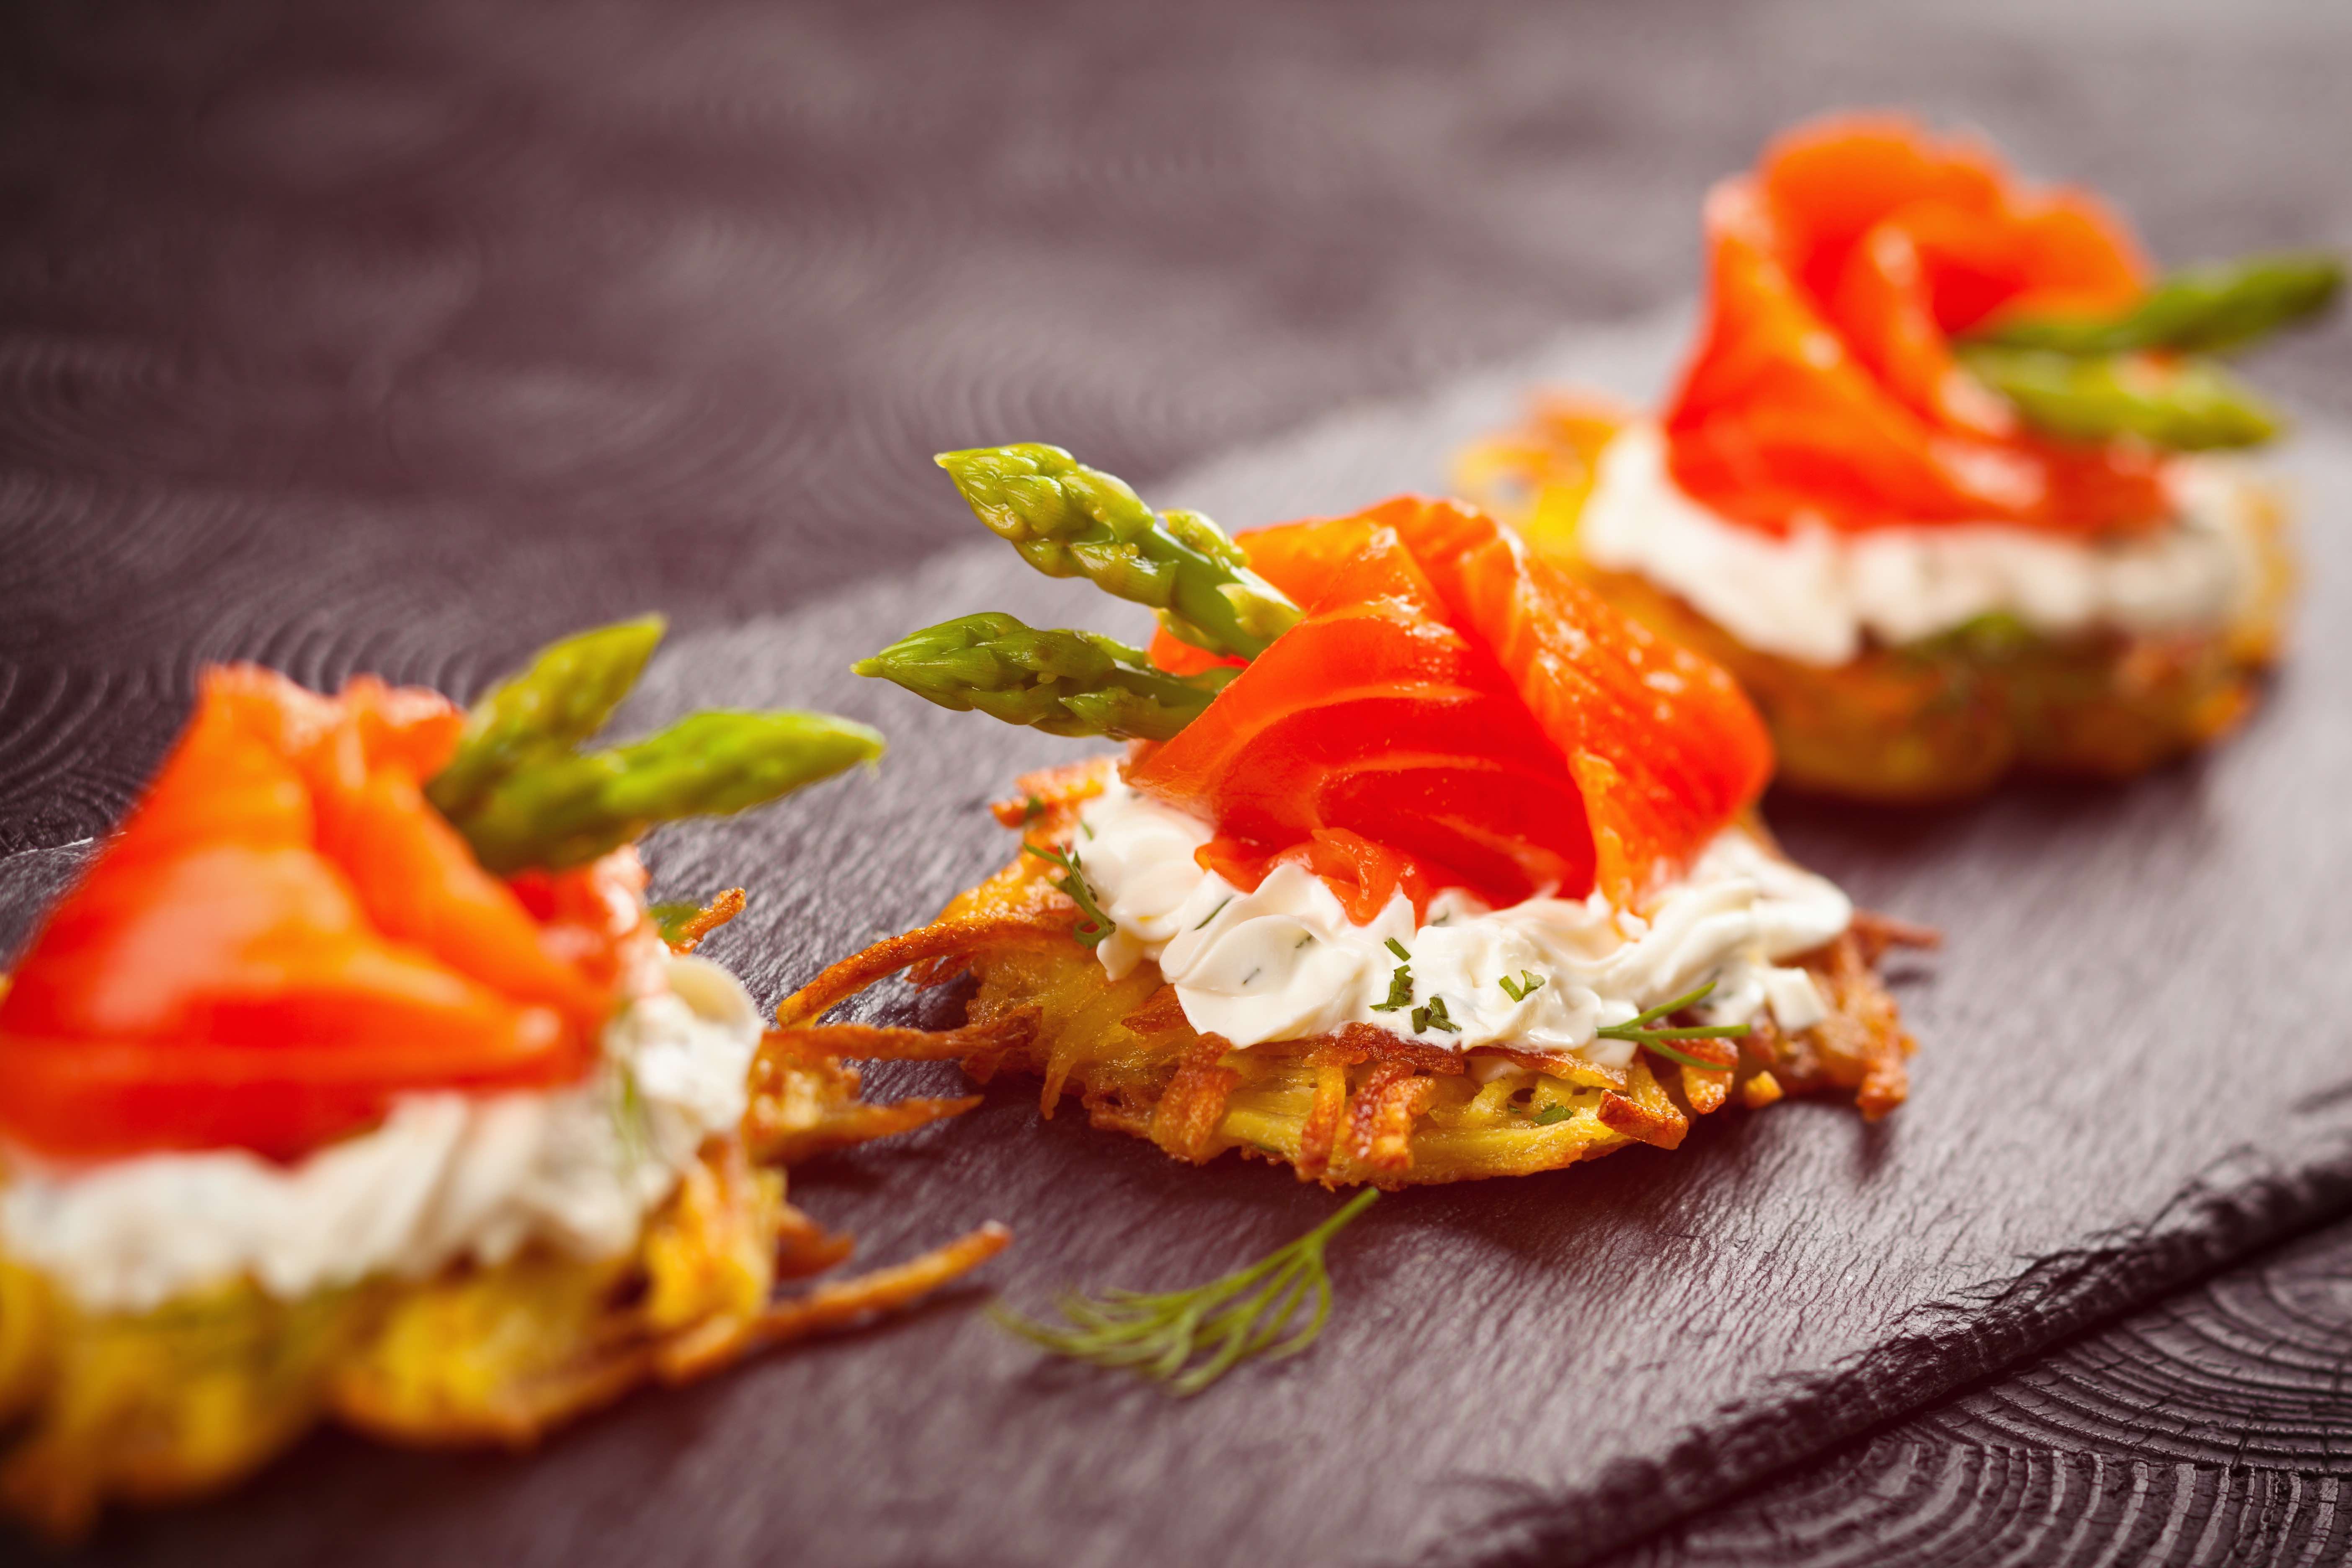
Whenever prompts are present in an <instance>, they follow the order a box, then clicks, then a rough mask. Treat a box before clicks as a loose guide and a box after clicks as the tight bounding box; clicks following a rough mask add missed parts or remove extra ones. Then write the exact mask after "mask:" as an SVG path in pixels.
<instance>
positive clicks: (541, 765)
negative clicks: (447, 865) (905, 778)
mask: <svg viewBox="0 0 2352 1568" xmlns="http://www.w3.org/2000/svg"><path fill="white" fill-rule="evenodd" d="M881 754H882V737H881V736H880V735H878V734H877V733H876V732H875V731H872V730H869V729H867V728H866V726H865V725H863V724H858V723H853V722H852V721H849V720H846V719H836V718H835V717H833V716H832V715H831V714H826V713H793V712H776V713H738V712H726V711H709V712H702V713H695V714H690V715H688V717H686V718H684V719H681V720H679V721H677V723H675V724H673V725H671V726H670V727H669V728H668V729H667V730H664V731H660V732H659V733H657V734H655V735H652V736H649V737H647V738H646V739H645V740H642V741H638V742H634V743H632V744H630V745H625V746H615V747H612V748H610V749H608V750H604V751H597V752H584V753H557V752H542V753H541V754H539V755H536V756H534V757H533V758H531V759H530V761H529V762H528V763H526V764H525V765H523V766H520V767H518V768H515V769H514V770H512V771H511V772H509V773H506V774H505V775H504V776H502V777H501V778H499V780H498V781H497V782H496V783H494V784H492V785H491V786H490V787H489V789H488V791H487V792H486V793H485V794H484V795H483V796H482V797H481V799H480V801H479V803H478V805H476V806H475V807H474V808H473V809H472V810H471V811H469V812H467V813H466V814H464V815H463V816H459V817H457V818H454V819H453V820H455V821H456V822H457V826H458V828H459V830H460V831H462V832H463V833H464V834H465V835H466V837H467V841H468V842H470V843H471V844H472V845H473V847H474V853H475V855H476V856H477V857H478V858H479V859H480V860H481V862H482V864H483V865H484V866H486V867H488V868H489V869H491V870H493V871H496V872H498V873H499V874H500V875H505V874H508V873H510V872H513V871H518V870H520V869H522V868H524V867H527V866H540V867H545V868H548V869H550V870H562V869H563V868H566V867H570V866H578V865H583V864H585V863H586V862H588V861H590V860H593V859H594V858H596V857H598V856H599V855H602V854H604V853H605V852H606V851H607V850H610V849H614V848H617V847H620V846H621V845H624V844H627V843H629V842H631V841H633V840H634V839H635V838H636V837H639V836H640V835H641V834H643V833H644V832H645V831H646V829H647V828H649V827H651V826H654V825H655V824H656V823H661V822H675V821H677V820H678V819H679V818H681V817H688V816H726V815H729V814H731V813H734V812H739V811H747V810H749V809H750V808H751V807H752V806H755V805H765V804H766V803H767V802H769V801H772V800H774V799H777V798H778V797H779V796H782V795H789V794H791V793H792V792H793V790H796V789H798V788H800V787H801V786H802V785H803V784H814V783H815V782H816V781H817V780H819V779H823V778H830V777H831V776H832V775H834V774H835V773H840V772H841V771H842V770H843V769H845V768H847V767H849V766H851V765H852V764H854V763H865V762H872V761H873V760H874V759H875V758H877V757H878V756H880V755H881Z"/></svg>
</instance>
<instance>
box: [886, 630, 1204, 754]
mask: <svg viewBox="0 0 2352 1568" xmlns="http://www.w3.org/2000/svg"><path fill="white" fill-rule="evenodd" d="M850 668H852V669H854V670H856V672H857V673H858V674H860V675H870V676H877V677H879V678H880V679H884V680H890V681H896V682H897V683H898V685H900V686H903V687H905V688H906V689H908V690H909V691H911V692H913V693H914V694H915V695H916V696H918V697H920V698H923V699H925V700H929V701H932V702H936V703H938V704H939V705H940V707H942V708H952V709H955V710H958V711H959V712H961V711H966V710H971V709H974V708H977V709H979V710H981V711H982V712H983V713H986V714H989V715H991V716H992V717H994V718H998V719H1002V720H1003V721H1005V722H1006V723H1008V724H1027V725H1030V726H1032V727H1034V728H1036V729H1039V730H1043V731H1045V732H1046V733H1047V734H1049V735H1108V736H1109V737H1111V738H1112V739H1114V740H1120V741H1133V740H1144V741H1164V740H1167V739H1168V738H1169V737H1170V736H1171V735H1173V734H1175V733H1176V731H1179V730H1181V729H1182V728H1183V727H1184V726H1185V725H1187V724H1189V723H1191V722H1192V721H1193V720H1194V719H1195V718H1197V717H1199V716H1200V712H1201V710H1202V709H1203V708H1206V707H1207V706H1208V705H1209V700H1210V699H1211V698H1213V697H1214V696H1215V695H1216V694H1217V693H1218V692H1219V691H1221V690H1223V689H1224V686H1225V683H1226V682H1227V681H1228V680H1231V679H1233V677H1234V670H1233V669H1232V668H1230V667H1228V668H1221V669H1216V670H1212V671H1209V672H1207V673H1205V674H1202V675H1197V676H1175V675H1170V674H1168V673H1166V672H1165V671H1163V670H1160V669H1157V668H1153V666H1152V664H1151V662H1150V659H1149V658H1146V657H1145V656H1144V654H1143V651H1142V650H1141V649H1139V648H1132V647H1128V646H1127V645H1126V644H1124V643H1121V642H1116V641H1114V640H1112V639H1111V638H1109V637H1101V636H1098V635H1097V634H1096V633H1094V632H1077V631H1041V630H1038V629H1036V628H1034V627H1031V626H1024V625H1022V624H1021V622H1020V621H1018V620H1016V619H1015V618H1013V616H1008V615H1005V614H1003V612H1001V611H994V610H988V611H982V613H981V614H979V615H976V616H960V617H958V618H957V619H955V620H952V621H943V622H941V623H940V625H938V626H927V627H925V628H924V629H923V630H921V631H919V632H911V633H909V634H908V635H907V636H906V637H901V638H899V639H898V641H897V642H895V643H892V644H891V645H890V646H889V647H886V648H884V649H883V650H882V651H881V652H880V653H877V654H876V655H875V656H874V657H873V658H865V659H860V660H858V661H857V662H856V664H854V665H852V666H850Z"/></svg>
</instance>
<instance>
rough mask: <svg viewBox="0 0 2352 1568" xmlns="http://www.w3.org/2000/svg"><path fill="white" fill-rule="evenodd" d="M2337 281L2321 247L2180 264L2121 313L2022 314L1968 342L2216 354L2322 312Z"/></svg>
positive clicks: (2340, 275) (2338, 267)
mask: <svg viewBox="0 0 2352 1568" xmlns="http://www.w3.org/2000/svg"><path fill="white" fill-rule="evenodd" d="M2343 282H2344V266H2343V263H2342V262H2340V261H2338V260H2337V259H2336V258H2335V257H2333V256H2329V255H2326V254H2325V253H2321V252H2308V253H2303V254H2293V255H2282V256H2255V257H2249V258H2246V259H2244V260H2242V261H2230V262H2221V263H2218V264H2216V265H2214V266H2210V267H2192V268H2182V269H2181V270H2180V271H2178V272H2175V273H2172V274H2171V275H2169V276H2168V277H2167V278H2165V279H2163V280H2162V281H2161V282H2159V283H2158V285H2157V286H2156V287H2155V288H2154V289H2150V290H2148V292H2147V294H2146V295H2145V296H2143V297H2142V298H2141V300H2140V301H2139V302H2138V303H2137V305H2134V306H2133V307H2132V308H2131V309H2130V310H2126V311H2124V312H2122V313H2121V314H2119V315H2110V316H2030V317H2022V318H2020V319H2018V320H2015V321H2004V322H2002V323H2001V324H2000V325H1999V326H1996V327H1993V328H1991V329H1990V330H1989V331H1984V332H1981V333H1978V334H1976V335H1975V337H1974V340H1973V341H1974V342H1979V343H1985V344H1990V345H1991V346H1993V347H1997V348H2006V349H2043V350H2048V351H2050V352H2051V353H2066V354H2080V355H2099V354H2126V353H2144V352H2147V351H2149V350H2167V351H2170V352H2172V353H2224V352H2226V351H2228V350H2230V349H2234V348H2240V347H2242V346H2244V345H2245V344H2247V343H2250V342H2253V341H2254V340H2255V339H2257V338H2262V337H2266V336H2268V335H2269V334H2270V333H2272V332H2274V331H2278V330H2279V329H2280V328H2281V327H2284V326H2288V325H2291V324H2292V323H2294V322H2295V321H2302V320H2303V319H2305V317H2308V316H2312V315H2315V314H2317V313H2318V312H2319V311H2321V310H2326V308H2327V307H2328V305H2329V304H2331V303H2332V302H2334V300H2335V299H2336V293H2337V292H2338V290H2339V289H2341V288H2342V286H2343Z"/></svg>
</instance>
